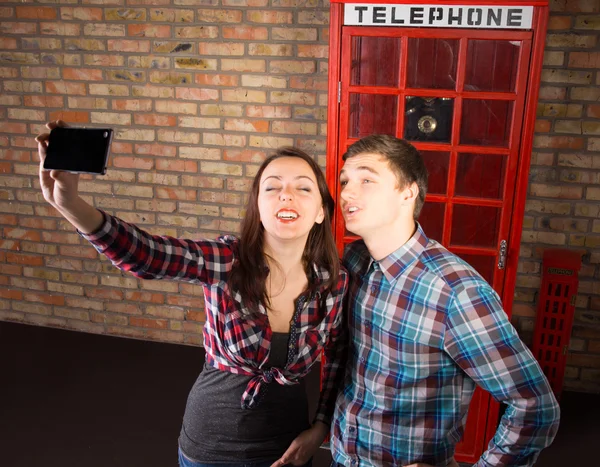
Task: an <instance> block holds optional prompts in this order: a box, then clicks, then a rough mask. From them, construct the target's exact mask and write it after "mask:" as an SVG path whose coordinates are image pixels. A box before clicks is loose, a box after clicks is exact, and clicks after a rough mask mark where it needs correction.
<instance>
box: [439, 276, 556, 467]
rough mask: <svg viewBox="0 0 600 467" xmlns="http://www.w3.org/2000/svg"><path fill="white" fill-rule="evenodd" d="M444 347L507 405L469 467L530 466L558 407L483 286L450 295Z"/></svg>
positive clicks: (549, 434) (551, 433) (550, 433)
mask: <svg viewBox="0 0 600 467" xmlns="http://www.w3.org/2000/svg"><path fill="white" fill-rule="evenodd" d="M444 346H445V350H446V351H447V352H448V354H449V355H450V356H451V357H452V358H453V359H454V361H455V362H456V363H457V365H458V366H460V368H461V369H462V370H463V371H464V372H465V373H466V374H467V375H468V376H469V377H470V378H471V379H473V381H475V383H476V384H477V385H478V386H481V387H482V388H483V389H485V390H486V391H488V392H490V393H491V394H492V396H493V397H494V398H495V399H496V400H497V401H499V402H502V403H504V404H506V405H507V406H508V407H507V409H506V411H505V412H504V415H503V416H502V419H501V420H500V425H499V426H498V429H497V431H496V435H495V436H494V438H493V439H492V441H491V442H490V444H489V446H488V450H487V451H486V452H484V453H483V455H482V456H481V459H479V461H478V462H477V463H476V464H475V466H477V467H488V466H505V465H515V466H516V465H519V466H531V465H533V463H534V462H535V459H536V458H537V456H538V454H539V452H540V451H541V450H542V449H544V448H545V447H547V446H548V445H550V443H551V442H552V440H553V439H554V437H555V436H556V432H557V430H558V423H559V417H560V409H559V406H558V403H557V401H556V398H555V397H554V394H553V392H552V389H551V388H550V385H549V383H548V380H547V379H546V377H545V375H544V374H543V372H542V369H541V368H540V366H539V364H538V362H537V361H536V360H535V357H534V356H533V354H532V353H531V352H530V351H529V349H528V348H527V347H526V346H525V344H524V343H523V342H522V341H521V339H520V338H519V336H518V335H517V332H516V331H515V329H514V327H513V326H512V325H511V324H510V322H509V320H508V317H507V316H506V313H505V312H504V310H503V309H502V304H501V303H500V300H499V298H498V296H497V294H496V293H495V292H494V291H493V289H492V288H491V287H490V286H489V285H487V284H477V285H474V284H473V285H470V286H468V287H465V288H464V289H462V290H461V291H459V293H457V294H456V296H455V300H454V306H453V307H452V309H450V310H449V312H448V321H447V331H446V336H445V342H444Z"/></svg>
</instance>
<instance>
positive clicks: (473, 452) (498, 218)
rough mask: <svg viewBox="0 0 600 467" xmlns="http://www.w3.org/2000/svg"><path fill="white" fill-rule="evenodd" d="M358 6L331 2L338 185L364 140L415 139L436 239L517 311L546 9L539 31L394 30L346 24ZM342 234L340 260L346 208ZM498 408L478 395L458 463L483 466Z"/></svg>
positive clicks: (368, 13)
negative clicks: (351, 149) (347, 157)
mask: <svg viewBox="0 0 600 467" xmlns="http://www.w3.org/2000/svg"><path fill="white" fill-rule="evenodd" d="M380 3H384V2H380ZM429 3H434V2H429ZM435 3H438V2H435ZM446 3H448V2H446ZM454 3H456V2H454ZM465 3H467V2H465ZM472 3H473V2H469V4H472ZM351 6H355V5H344V4H340V3H333V4H332V6H331V12H332V15H331V23H330V36H331V37H330V83H329V84H330V86H329V94H330V96H329V99H330V100H329V123H328V125H329V126H328V135H329V136H328V138H329V141H328V180H329V183H330V186H331V188H332V189H333V190H334V192H336V194H337V192H339V186H338V185H339V183H338V182H337V178H338V174H339V171H340V170H341V167H342V165H343V162H342V161H341V157H342V155H343V154H344V152H345V151H346V148H347V147H348V146H349V145H350V144H352V143H353V142H355V141H357V140H358V139H360V138H362V137H364V136H367V135H371V134H390V135H395V136H397V137H401V138H404V139H406V140H409V141H410V142H411V143H412V144H413V145H414V146H415V147H416V148H417V149H419V151H420V153H421V154H422V156H423V158H424V159H425V163H426V165H427V168H428V171H429V187H428V194H427V198H426V202H425V205H424V207H423V210H422V213H421V215H420V218H419V222H420V223H421V225H422V226H423V228H424V231H425V233H426V234H427V235H428V236H429V237H430V238H433V239H435V240H437V241H439V242H440V243H442V244H443V245H444V246H446V247H447V248H448V249H449V250H450V251H452V252H454V253H455V254H457V255H458V256H460V257H461V258H463V259H464V260H465V261H467V262H468V263H470V264H471V265H472V266H473V267H474V268H475V269H476V270H477V271H478V272H479V273H480V274H481V275H482V276H483V277H484V278H485V279H486V280H487V281H488V282H489V283H490V284H491V285H492V286H493V287H494V289H495V290H496V291H497V292H498V293H499V295H500V296H501V297H502V299H503V303H504V306H505V309H506V311H507V313H509V315H510V308H511V305H512V294H513V290H514V280H515V276H516V268H517V257H518V249H519V243H520V235H521V228H522V219H523V211H524V197H525V191H526V187H527V173H528V168H529V151H530V148H531V134H532V133H533V131H532V128H533V127H532V125H533V123H534V120H535V103H536V99H537V88H538V84H537V83H538V82H539V69H540V68H541V54H540V52H539V51H537V52H536V53H535V54H533V52H534V46H535V47H537V48H538V49H540V50H543V34H545V18H546V11H545V10H543V9H542V11H540V9H535V10H534V9H533V7H532V9H531V11H532V22H531V25H530V27H528V28H522V27H521V28H515V29H482V28H480V27H478V28H460V27H410V26H408V27H407V26H403V27H397V26H396V27H394V26H392V27H390V25H389V24H388V25H385V26H377V25H368V26H364V25H348V24H344V22H345V19H344V18H345V17H344V7H346V8H348V7H351ZM380 7H381V8H380V10H379V11H378V12H377V13H372V11H373V5H371V4H365V5H364V8H363V9H362V15H361V17H362V18H363V19H364V18H368V19H369V20H372V19H374V18H379V19H381V20H382V21H383V18H384V17H383V15H384V13H385V14H387V15H388V20H389V16H390V15H392V13H391V10H390V8H389V5H380ZM384 7H386V8H384ZM446 11H447V10H446ZM457 11H458V9H455V10H454V14H456V12H457ZM465 12H466V7H465ZM465 12H462V13H463V14H464V13H465ZM407 14H408V13H407ZM504 14H506V11H504ZM377 15H379V16H377ZM393 15H395V16H392V17H393V18H396V20H397V21H400V20H399V13H398V12H397V11H395V12H394V13H393ZM424 15H427V12H426V11H425V13H424ZM407 22H408V18H407ZM466 23H467V21H466V18H465V21H464V23H463V24H466ZM536 27H537V30H536ZM540 40H541V44H540ZM335 234H336V241H337V244H338V247H339V249H340V252H341V251H342V250H343V247H344V245H345V244H347V243H349V242H351V241H353V240H354V239H355V237H353V236H352V234H351V233H350V232H348V231H346V230H345V227H344V221H343V218H342V215H341V212H340V211H339V210H338V211H337V214H336V219H335ZM498 412H499V407H498V404H497V403H496V402H495V401H493V400H492V399H491V396H490V395H489V394H488V393H486V392H484V391H482V390H480V389H479V388H478V389H477V391H476V393H475V395H474V398H473V402H472V404H471V406H470V409H469V415H468V420H467V424H466V428H465V434H464V436H463V440H462V441H461V443H460V444H459V446H457V460H459V461H462V462H475V461H476V460H477V459H478V458H479V456H480V455H481V453H482V452H483V451H484V450H485V446H487V443H488V442H489V439H490V438H491V436H492V435H493V433H494V432H495V429H496V425H497V420H498Z"/></svg>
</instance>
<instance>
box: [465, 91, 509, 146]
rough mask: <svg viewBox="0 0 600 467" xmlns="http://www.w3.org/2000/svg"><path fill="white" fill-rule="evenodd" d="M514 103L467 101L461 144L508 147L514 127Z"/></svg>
mask: <svg viewBox="0 0 600 467" xmlns="http://www.w3.org/2000/svg"><path fill="white" fill-rule="evenodd" d="M512 109H513V102H512V101H498V100H479V99H465V100H464V101H463V109H462V118H461V127H460V142H461V144H479V145H484V146H502V147H508V140H509V137H510V128H511V125H512Z"/></svg>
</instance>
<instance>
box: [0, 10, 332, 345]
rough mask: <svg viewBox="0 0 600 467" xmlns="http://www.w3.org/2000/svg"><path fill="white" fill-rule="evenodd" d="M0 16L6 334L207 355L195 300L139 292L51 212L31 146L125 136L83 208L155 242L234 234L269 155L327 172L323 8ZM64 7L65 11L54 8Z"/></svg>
mask: <svg viewBox="0 0 600 467" xmlns="http://www.w3.org/2000/svg"><path fill="white" fill-rule="evenodd" d="M48 3H49V2H44V1H42V2H33V1H26V2H23V1H21V0H18V1H12V2H10V1H9V2H4V3H3V6H2V7H0V34H1V37H0V77H1V79H2V81H1V85H0V91H1V97H0V154H1V162H0V224H1V228H2V238H1V239H0V319H3V320H11V321H22V322H26V323H32V324H38V325H45V326H57V327H65V328H69V329H76V330H81V331H87V332H94V333H105V334H113V335H124V336H130V337H135V338H147V339H155V340H163V341H169V342H180V343H190V344H200V343H201V334H200V332H201V328H202V323H203V322H204V313H203V301H202V291H201V288H200V287H198V286H192V285H187V284H176V283H172V282H152V281H145V282H144V281H138V280H137V279H135V278H133V277H131V276H129V275H124V274H121V273H120V272H119V271H118V270H116V269H115V268H113V267H112V266H111V265H110V264H109V263H108V262H107V261H106V260H100V261H99V257H98V255H97V254H96V253H95V251H94V250H93V248H91V247H90V246H89V245H88V244H86V242H84V241H82V239H81V238H80V237H79V236H78V235H77V234H76V233H75V232H74V231H73V228H72V227H71V226H70V225H69V224H68V223H66V222H65V221H63V220H62V218H61V217H59V216H57V214H56V212H55V211H54V210H53V209H52V208H51V207H50V206H49V205H48V204H46V203H45V202H44V201H43V199H42V196H41V193H40V190H39V183H38V180H37V171H38V163H37V152H36V151H35V148H36V145H35V142H34V141H33V136H34V135H36V134H37V133H38V132H40V131H42V124H43V123H44V122H46V121H48V120H51V119H52V120H53V119H57V118H62V119H64V120H66V121H68V122H72V123H77V124H90V125H110V126H111V127H113V128H115V129H116V134H115V141H114V144H113V151H112V156H111V160H110V167H109V171H108V174H107V175H106V176H105V177H97V178H95V179H91V178H86V180H85V181H84V182H83V183H82V184H81V192H82V194H83V196H84V197H85V198H86V199H87V200H88V201H90V202H92V203H93V204H94V205H95V206H97V207H100V208H102V209H105V210H106V211H107V212H110V213H114V214H116V215H118V216H120V217H122V218H123V219H125V220H128V221H132V222H135V223H137V224H139V225H141V226H143V227H144V228H146V229H147V230H149V231H150V232H153V233H164V234H169V235H175V236H191V237H195V238H197V237H198V236H208V237H215V236H216V235H218V234H219V233H221V232H235V231H237V230H238V227H239V222H240V216H241V214H240V211H241V209H242V207H243V205H244V202H245V196H246V192H247V190H248V188H249V182H250V181H251V179H252V177H253V175H254V173H255V171H256V169H257V166H258V164H259V163H260V162H261V161H262V160H263V159H264V158H265V155H266V154H267V153H268V152H269V150H270V148H275V147H278V146H282V145H295V146H298V147H301V148H303V149H305V150H306V151H308V152H309V153H311V154H315V155H317V156H318V158H319V161H320V162H321V164H322V165H323V166H324V165H325V140H326V136H325V129H326V124H325V120H326V111H327V107H326V106H327V93H326V89H327V44H328V39H327V36H328V12H329V6H328V5H325V4H324V2H323V1H322V0H204V1H198V0H131V1H125V0H91V1H85V0H84V1H82V2H81V1H79V2H78V1H76V0H71V1H68V0H66V1H65V0H63V1H61V0H58V1H56V2H52V3H53V4H48ZM54 3H56V4H54Z"/></svg>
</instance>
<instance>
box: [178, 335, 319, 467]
mask: <svg viewBox="0 0 600 467" xmlns="http://www.w3.org/2000/svg"><path fill="white" fill-rule="evenodd" d="M288 340H289V334H288V333H275V332H274V333H273V337H272V341H271V351H270V354H269V365H270V366H276V367H279V368H282V367H284V366H285V364H286V362H287V347H288ZM250 379H251V377H250V376H245V375H236V374H234V373H229V372H227V371H221V370H218V369H216V368H213V367H211V366H208V365H204V370H203V371H202V373H200V376H199V377H198V379H197V380H196V383H195V384H194V386H193V387H192V390H191V391H190V394H189V396H188V400H187V405H186V408H185V413H184V416H183V426H182V428H181V433H180V435H179V447H180V449H181V450H182V451H183V453H184V454H185V455H186V456H187V457H189V458H191V459H194V460H196V461H198V462H203V463H209V462H211V463H219V462H223V463H231V462H260V461H269V460H275V459H278V458H279V457H281V455H282V454H283V453H284V452H285V451H286V450H287V448H288V447H289V445H290V443H291V442H292V441H293V440H294V438H296V436H298V435H299V434H300V433H301V432H302V431H304V430H306V429H307V428H309V426H310V425H309V423H308V400H307V396H306V387H305V382H304V379H301V380H300V384H294V385H291V386H282V385H280V384H278V383H276V382H273V383H270V384H265V385H264V386H263V387H264V388H265V389H263V391H264V393H263V395H262V399H261V401H260V403H259V404H258V406H257V407H255V408H254V409H242V408H241V406H240V401H241V398H242V394H243V393H244V390H245V389H246V386H247V385H248V382H249V381H250Z"/></svg>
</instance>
